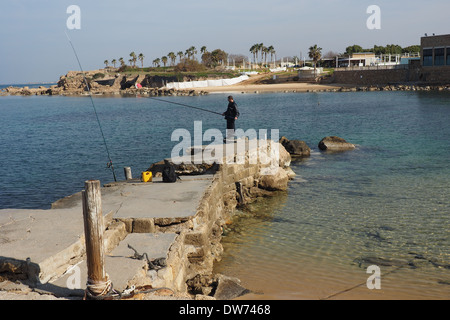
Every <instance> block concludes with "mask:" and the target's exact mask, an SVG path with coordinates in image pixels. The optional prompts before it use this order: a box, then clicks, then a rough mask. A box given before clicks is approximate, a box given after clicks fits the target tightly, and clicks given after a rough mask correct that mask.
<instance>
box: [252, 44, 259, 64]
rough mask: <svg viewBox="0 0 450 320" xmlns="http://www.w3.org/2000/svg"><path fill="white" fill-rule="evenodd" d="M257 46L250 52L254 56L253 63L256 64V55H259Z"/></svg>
mask: <svg viewBox="0 0 450 320" xmlns="http://www.w3.org/2000/svg"><path fill="white" fill-rule="evenodd" d="M257 51H258V49H257V45H256V44H254V45H252V46H251V47H250V52H251V53H252V54H253V62H254V63H256V53H257Z"/></svg>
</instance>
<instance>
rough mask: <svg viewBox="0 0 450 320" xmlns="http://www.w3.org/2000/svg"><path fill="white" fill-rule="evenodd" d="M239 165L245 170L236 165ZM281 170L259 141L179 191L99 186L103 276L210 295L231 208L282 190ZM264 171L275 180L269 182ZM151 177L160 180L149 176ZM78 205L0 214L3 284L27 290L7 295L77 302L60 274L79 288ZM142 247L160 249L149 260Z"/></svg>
mask: <svg viewBox="0 0 450 320" xmlns="http://www.w3.org/2000/svg"><path fill="white" fill-rule="evenodd" d="M233 147H235V145H233ZM204 151H205V149H200V151H197V152H204ZM235 151H236V150H235ZM261 155H263V157H261ZM237 157H238V158H240V159H243V160H244V161H238V162H237V161H236V158H237ZM252 159H257V160H256V161H253V160H252ZM261 159H264V161H262V160H261ZM275 162H276V165H274V164H275ZM185 165H186V164H185V163H183V164H181V165H179V166H178V168H180V166H185ZM289 165H290V155H289V153H287V151H286V150H285V149H284V148H283V147H282V146H281V145H280V144H279V143H275V142H272V141H266V143H264V144H261V145H258V146H256V147H255V148H252V147H248V148H246V149H245V151H244V152H243V153H239V152H233V153H232V154H230V153H226V156H225V157H224V161H223V163H221V164H217V165H214V168H212V170H213V172H211V171H210V172H209V173H207V174H206V175H201V176H198V175H195V176H189V175H185V176H181V180H180V182H177V183H173V184H169V183H162V182H161V181H160V179H158V178H157V177H156V178H155V180H154V182H153V183H142V182H139V181H137V180H136V179H134V180H130V181H121V182H117V183H111V184H107V185H105V186H104V187H103V188H102V203H103V212H104V219H103V220H104V228H105V238H104V245H105V252H106V253H107V257H106V262H105V263H106V266H105V268H106V271H107V272H108V273H109V276H110V279H111V281H112V282H113V283H114V284H115V288H118V290H125V289H127V288H130V287H132V286H152V287H167V288H170V289H171V290H172V291H173V292H174V293H175V294H177V295H182V296H189V297H191V298H193V297H197V298H198V297H200V298H201V297H205V296H208V295H209V294H210V293H211V292H212V287H211V286H213V287H214V286H217V285H218V284H217V282H214V280H211V279H217V278H216V277H215V276H214V275H213V274H212V270H213V264H214V262H215V261H218V260H220V257H221V253H222V245H221V242H220V241H221V236H222V228H223V226H224V225H225V224H226V223H227V221H230V218H231V216H232V215H233V212H234V209H235V208H236V207H237V206H238V205H244V204H246V203H249V202H252V201H254V200H255V199H257V198H258V197H265V196H269V195H271V194H272V192H274V191H275V190H286V188H287V184H288V181H289V177H290V176H291V172H290V170H289ZM268 169H270V170H272V171H271V172H272V173H273V174H271V175H269V174H267V173H268V171H267V170H268ZM154 173H155V176H157V175H158V174H157V170H156V169H155V170H154ZM185 173H186V172H185ZM80 202H81V195H80V193H77V194H74V195H72V196H69V197H66V198H64V199H61V200H60V201H57V202H55V203H54V204H53V205H52V209H50V210H37V211H36V210H34V211H33V210H2V212H1V217H2V220H1V223H0V226H1V228H2V230H3V231H4V233H3V234H5V235H6V234H7V235H8V236H7V237H4V238H2V242H1V243H0V248H1V250H2V251H1V252H2V257H1V259H0V270H1V276H2V278H1V280H2V281H3V282H1V283H2V285H4V283H9V282H10V281H20V282H21V283H23V284H26V285H27V286H28V287H27V288H28V289H24V287H21V289H20V290H19V289H17V287H14V288H13V289H14V290H13V291H16V292H17V291H22V294H23V295H24V296H26V295H27V293H29V292H39V293H40V294H42V295H45V296H47V297H48V296H49V295H50V296H52V295H53V296H55V295H56V296H58V297H69V296H73V295H75V296H82V292H83V287H82V286H81V288H70V286H69V285H68V284H69V283H70V281H69V280H70V279H71V277H72V275H71V273H70V272H68V270H73V268H74V267H76V266H79V268H81V271H80V277H81V280H80V283H86V282H84V281H83V280H84V279H85V273H86V272H85V270H84V268H85V264H84V263H83V261H84V259H85V248H84V241H85V239H84V234H83V231H82V230H83V226H82V224H83V223H82V215H81V211H82V210H81V209H80V207H81V204H80ZM50 225H51V226H52V228H50V227H49V226H50ZM44 244H45V245H44ZM128 245H131V246H132V247H133V248H136V249H137V251H139V252H140V253H147V254H148V255H150V256H151V257H149V258H153V259H156V258H158V259H164V260H165V263H164V266H163V267H162V268H156V269H155V268H151V267H150V266H149V264H147V263H146V261H143V260H137V259H136V257H135V256H133V252H132V251H130V249H129V247H128ZM127 247H128V248H127ZM149 247H152V248H157V247H158V248H160V250H159V251H158V252H153V253H152V252H150V251H149V250H147V249H148V248H149ZM19 248H20V250H19ZM206 279H209V280H206ZM199 284H200V285H199Z"/></svg>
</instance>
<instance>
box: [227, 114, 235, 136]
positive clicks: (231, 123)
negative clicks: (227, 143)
mask: <svg viewBox="0 0 450 320" xmlns="http://www.w3.org/2000/svg"><path fill="white" fill-rule="evenodd" d="M235 129H236V128H235V124H234V119H227V139H232V138H233V137H234V130H235Z"/></svg>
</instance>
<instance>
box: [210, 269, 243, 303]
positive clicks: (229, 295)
mask: <svg viewBox="0 0 450 320" xmlns="http://www.w3.org/2000/svg"><path fill="white" fill-rule="evenodd" d="M247 293H251V291H250V290H248V289H246V288H244V287H243V286H241V281H240V280H239V279H237V278H232V277H227V276H224V275H217V289H216V292H215V294H214V298H216V299H217V300H231V299H234V298H238V297H240V296H243V295H244V294H247Z"/></svg>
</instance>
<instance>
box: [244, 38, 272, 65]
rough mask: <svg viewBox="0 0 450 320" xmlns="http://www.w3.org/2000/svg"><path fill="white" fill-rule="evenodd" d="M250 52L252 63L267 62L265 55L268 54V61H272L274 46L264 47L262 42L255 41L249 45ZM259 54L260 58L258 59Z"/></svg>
mask: <svg viewBox="0 0 450 320" xmlns="http://www.w3.org/2000/svg"><path fill="white" fill-rule="evenodd" d="M250 52H251V53H252V54H253V61H254V63H258V62H257V60H259V63H260V64H262V63H263V62H264V64H267V56H268V55H269V54H270V62H273V61H274V60H273V58H274V56H275V53H276V51H275V48H274V47H273V46H268V47H266V46H265V45H264V43H256V44H254V45H253V46H251V47H250ZM259 54H261V57H260V59H258V56H259Z"/></svg>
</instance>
